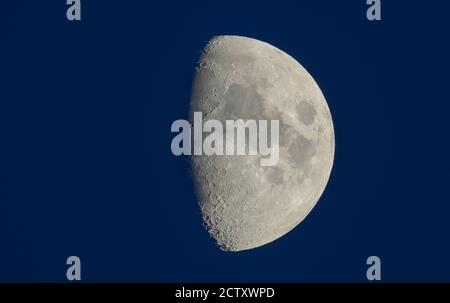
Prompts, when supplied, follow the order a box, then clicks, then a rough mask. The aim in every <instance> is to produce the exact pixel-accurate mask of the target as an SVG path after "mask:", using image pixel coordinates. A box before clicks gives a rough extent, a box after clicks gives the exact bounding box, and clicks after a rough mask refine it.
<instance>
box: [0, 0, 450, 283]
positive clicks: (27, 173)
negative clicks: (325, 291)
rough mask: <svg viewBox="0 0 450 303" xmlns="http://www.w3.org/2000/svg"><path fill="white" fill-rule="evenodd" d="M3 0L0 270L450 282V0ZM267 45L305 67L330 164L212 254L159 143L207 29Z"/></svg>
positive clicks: (189, 190) (158, 277)
mask: <svg viewBox="0 0 450 303" xmlns="http://www.w3.org/2000/svg"><path fill="white" fill-rule="evenodd" d="M65 2H66V1H63V0H61V1H43V0H42V1H6V2H5V3H3V4H2V5H1V9H0V11H1V12H2V14H1V17H0V281H3V282H7V281H12V282H21V281H28V282H38V281H66V268H67V266H66V258H67V257H68V256H71V255H76V256H79V257H80V258H81V261H82V280H83V281H85V282H91V281H92V282H96V281H103V282H161V281H164V282H178V281H180V282H208V281H211V282H213V281H229V282H237V281H243V282H246V281H254V282H257V281H278V282H358V281H367V280H366V268H367V266H366V258H367V257H368V256H371V255H376V256H379V257H380V258H381V261H382V281H384V282H399V281H402V282H445V281H446V282H450V258H448V256H449V255H450V240H449V239H450V237H449V232H450V198H449V196H450V184H449V181H450V158H449V156H450V143H449V138H450V136H449V132H450V88H449V87H450V85H449V74H450V55H449V54H450V18H449V14H450V2H448V1H433V2H431V1H406V0H402V1H386V0H384V1H383V0H382V21H380V22H369V21H368V20H367V19H366V8H367V5H366V1H365V0H360V1H331V0H330V1H291V2H285V1H237V2H233V1H179V2H171V1H159V2H153V1H106V0H103V1H89V0H82V21H80V22H68V21H67V20H66V7H67V6H66V4H65ZM220 34H234V35H243V36H248V37H253V38H257V39H260V40H263V41H266V42H268V43H271V44H273V45H275V46H277V47H278V48H280V49H282V50H284V51H286V52H287V53H289V54H290V55H291V56H293V57H294V58H296V59H297V60H298V61H299V62H300V63H301V64H302V65H303V66H304V67H305V68H306V69H307V70H308V71H309V72H310V73H311V74H312V75H313V77H314V78H315V79H316V81H317V83H318V84H319V86H320V87H321V89H322V91H323V93H324V95H325V97H326V99H327V101H328V103H329V106H330V110H331V112H332V115H333V120H334V126H335V132H336V154H335V165H334V168H333V171H332V175H331V178H330V181H329V184H328V186H327V188H326V190H325V192H324V194H323V196H322V198H321V200H320V201H319V203H318V204H317V206H316V207H315V208H314V210H313V211H312V212H311V213H310V215H309V216H308V217H307V219H306V220H305V221H303V223H301V224H300V225H299V226H297V228H295V229H294V230H293V231H292V232H290V233H288V234H287V235H286V236H284V237H282V238H280V239H279V240H277V241H275V242H272V243H271V244H268V245H265V246H263V247H261V248H258V249H254V250H250V251H245V252H240V253H227V252H223V251H221V250H219V249H217V248H216V247H215V245H214V242H213V240H212V239H211V238H210V237H209V236H208V234H207V233H206V231H205V229H204V228H203V226H202V222H201V216H200V214H199V210H198V208H197V206H196V200H195V196H194V192H193V186H192V180H191V177H190V175H189V165H188V162H187V159H186V158H182V157H175V156H173V155H172V153H171V150H170V142H171V140H172V138H173V134H172V133H171V132H170V126H171V124H172V122H173V121H174V120H176V119H185V118H187V113H188V105H189V102H188V101H189V96H190V89H191V81H192V75H193V72H194V67H195V64H196V61H197V59H198V57H199V54H200V51H201V49H202V48H203V46H204V44H205V43H206V41H208V40H209V39H210V38H211V37H212V36H214V35H220Z"/></svg>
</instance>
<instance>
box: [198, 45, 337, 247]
mask: <svg viewBox="0 0 450 303" xmlns="http://www.w3.org/2000/svg"><path fill="white" fill-rule="evenodd" d="M195 111H201V112H202V113H203V121H205V120H207V119H216V120H219V121H222V122H223V123H224V125H225V120H236V119H244V120H247V119H256V120H262V119H265V120H275V119H276V120H279V121H280V122H279V123H280V136H279V146H280V147H279V161H278V163H277V164H276V165H275V166H271V167H270V166H266V167H265V166H261V165H260V157H261V156H259V155H258V156H248V155H247V156H231V155H228V156H205V155H203V156H191V160H192V173H193V179H194V185H195V189H196V194H197V198H198V204H199V206H200V209H201V213H202V217H203V220H204V225H205V227H206V229H207V230H208V232H209V233H210V235H211V236H212V237H213V238H214V239H215V240H216V241H217V245H218V246H219V247H220V248H221V249H223V250H227V251H240V250H246V249H251V248H255V247H259V246H261V245H264V244H267V243H270V242H272V241H274V240H276V239H278V238H279V237H281V236H283V235H285V234H286V233H288V232H289V231H290V230H292V229H293V228H294V227H295V226H297V225H298V224H299V223H300V222H301V221H302V220H303V219H304V218H305V217H306V216H307V215H308V214H309V213H310V211H311V210H312V208H313V207H314V206H315V204H316V203H317V201H318V200H319V198H320V196H321V195H322V193H323V191H324V189H325V186H326V184H327V182H328V178H329V176H330V172H331V168H332V166H333V158H334V146H335V144H334V130H333V122H332V118H331V114H330V111H329V108H328V105H327V103H326V100H325V98H324V96H323V94H322V92H321V90H320V88H319V87H318V85H317V84H316V82H315V81H314V79H313V78H312V77H311V75H310V74H309V73H308V72H307V71H306V70H305V69H304V68H303V67H302V66H301V65H300V64H299V63H298V62H297V61H296V60H295V59H293V58H292V57H291V56H289V55H288V54H286V53H285V52H283V51H281V50H279V49H277V48H276V47H274V46H272V45H270V44H267V43H265V42H262V41H259V40H256V39H251V38H246V37H240V36H219V37H214V38H213V39H212V40H211V41H210V42H209V43H208V44H207V45H206V47H205V49H204V51H203V53H202V55H201V58H200V60H199V64H198V67H197V70H196V73H195V76H194V81H193V86H192V95H191V107H190V113H191V118H192V114H193V112H195ZM206 135H207V134H205V135H204V136H206Z"/></svg>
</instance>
